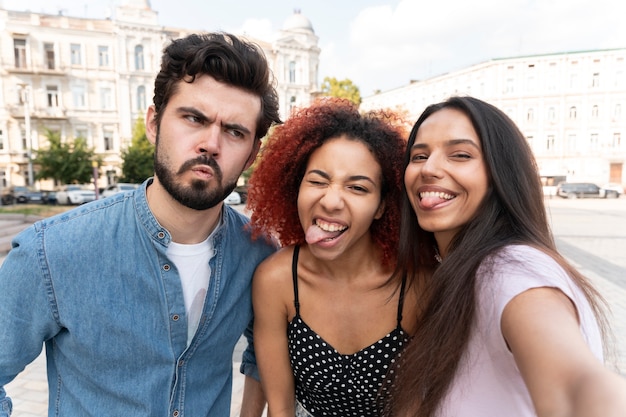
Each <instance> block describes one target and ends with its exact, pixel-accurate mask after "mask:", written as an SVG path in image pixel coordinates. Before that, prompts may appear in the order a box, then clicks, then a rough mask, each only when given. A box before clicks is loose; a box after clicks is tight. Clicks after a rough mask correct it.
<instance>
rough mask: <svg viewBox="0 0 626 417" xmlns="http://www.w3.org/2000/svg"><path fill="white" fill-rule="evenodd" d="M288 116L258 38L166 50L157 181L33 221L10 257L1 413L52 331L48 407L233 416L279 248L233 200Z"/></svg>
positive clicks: (5, 273) (153, 130)
mask: <svg viewBox="0 0 626 417" xmlns="http://www.w3.org/2000/svg"><path fill="white" fill-rule="evenodd" d="M279 122H280V119H279V116H278V100H277V95H276V91H275V90H274V88H273V82H272V77H271V73H270V70H269V68H268V66H267V62H266V60H265V57H264V56H263V54H262V52H261V51H260V49H259V48H258V47H256V46H255V45H253V44H250V43H247V42H245V41H242V40H240V39H238V38H236V37H234V36H232V35H229V34H223V33H214V34H204V35H190V36H188V37H186V38H183V39H179V40H175V41H173V42H172V43H171V44H170V45H168V46H167V47H166V48H165V50H164V55H163V58H162V63H161V70H160V72H159V74H158V75H157V77H156V80H155V88H154V104H153V105H152V106H151V107H150V108H149V109H148V112H147V115H146V134H147V136H148V139H149V140H150V141H151V142H152V143H154V144H155V146H156V148H155V158H154V162H155V176H154V178H150V179H148V180H147V181H146V182H145V183H144V184H143V186H142V187H140V188H139V189H138V190H135V191H130V192H126V193H120V194H117V195H115V196H113V197H110V198H107V199H104V200H99V201H95V202H93V203H89V204H86V205H83V206H81V207H79V208H76V209H73V210H71V211H69V212H66V213H64V214H61V215H58V216H55V217H51V218H48V219H44V220H41V221H39V222H37V223H35V224H34V225H33V226H32V227H30V228H28V229H27V230H25V231H24V232H22V233H21V234H20V235H18V236H17V237H16V238H15V240H14V241H13V249H12V250H11V251H10V253H9V255H8V256H7V258H6V259H5V261H4V264H3V265H2V268H1V269H0V323H1V324H0V326H1V327H2V331H1V332H0V416H8V415H10V414H11V408H12V406H11V400H10V398H9V397H7V396H6V393H5V391H4V389H3V388H2V386H4V385H5V384H7V383H8V382H10V381H11V380H12V379H13V378H14V377H15V376H16V375H17V374H18V373H19V372H21V371H22V370H23V369H24V367H25V366H26V365H27V364H28V363H29V362H31V361H33V360H34V359H35V358H36V357H37V356H38V355H39V353H40V351H41V348H42V344H44V343H45V346H46V356H47V369H48V384H49V411H48V413H49V415H63V416H78V415H81V416H82V415H85V416H87V415H89V416H98V417H100V416H120V415H128V416H173V417H182V416H185V415H188V416H193V417H196V416H211V417H213V416H218V417H220V416H229V415H230V399H231V385H232V355H233V350H234V347H235V344H236V343H237V341H238V340H239V338H240V337H241V334H242V333H243V332H244V329H246V327H247V326H248V325H249V324H250V322H251V320H252V308H251V302H250V285H251V277H252V274H253V272H254V270H255V268H256V266H257V264H258V263H259V262H261V261H262V260H263V259H265V258H266V257H267V256H268V255H269V254H270V253H272V252H273V251H274V250H275V246H274V245H273V244H271V243H270V242H269V241H268V240H266V239H257V240H253V239H251V236H250V234H249V231H248V229H247V222H248V219H247V218H246V217H244V216H243V215H241V214H239V213H238V212H237V211H236V210H234V209H232V208H230V207H228V206H226V205H225V204H223V199H224V198H225V197H226V196H227V195H228V194H229V193H230V192H231V191H232V190H233V189H234V188H235V185H236V182H237V179H238V177H239V176H240V175H241V173H242V172H243V171H244V170H245V169H246V168H248V167H249V166H250V165H251V164H252V162H253V161H254V159H255V157H256V154H257V152H258V150H259V147H260V140H261V138H262V137H263V136H264V135H265V134H266V133H267V130H268V129H269V127H270V126H271V125H272V124H273V123H279ZM253 359H254V357H253V355H252V352H251V351H250V352H248V351H247V352H246V353H245V354H244V361H243V365H242V372H244V373H245V374H246V375H251V376H256V367H255V364H254V360H253ZM256 377H257V378H258V376H256ZM249 382H250V381H249V378H248V377H247V378H246V388H248V387H253V388H254V389H255V390H252V391H251V392H252V394H254V395H251V396H250V397H248V396H247V394H246V395H245V396H244V408H246V410H248V411H251V412H259V410H258V409H257V408H255V407H251V406H250V405H251V404H252V403H248V402H247V398H248V399H249V398H253V399H256V400H258V398H260V396H261V395H262V393H261V392H260V389H259V384H258V383H249ZM257 404H258V402H255V403H254V405H257ZM242 415H243V413H242Z"/></svg>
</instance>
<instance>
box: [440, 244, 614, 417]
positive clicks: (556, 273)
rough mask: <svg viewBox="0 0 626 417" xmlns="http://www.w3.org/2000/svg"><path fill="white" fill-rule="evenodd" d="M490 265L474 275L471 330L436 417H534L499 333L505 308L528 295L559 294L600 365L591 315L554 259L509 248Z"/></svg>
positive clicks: (521, 248) (529, 249)
mask: <svg viewBox="0 0 626 417" xmlns="http://www.w3.org/2000/svg"><path fill="white" fill-rule="evenodd" d="M491 259H493V265H490V264H491V262H489V261H486V262H483V265H481V267H480V268H479V270H478V280H479V281H478V282H479V283H480V284H479V287H478V288H479V290H478V295H477V297H478V300H477V301H478V307H477V308H478V310H477V315H476V322H475V328H474V331H473V333H472V337H471V338H470V342H469V345H468V350H467V351H466V353H465V356H464V357H463V358H462V359H461V362H460V364H459V370H458V373H457V375H456V377H455V379H454V381H453V382H452V385H451V389H450V392H449V394H448V396H447V397H445V398H444V400H443V401H442V407H441V409H440V411H439V413H438V416H439V417H503V416H506V417H535V416H536V413H535V410H534V407H533V404H532V400H531V398H530V394H529V393H528V390H527V388H526V385H525V384H524V381H523V379H522V376H521V375H520V373H519V370H518V369H517V366H516V364H515V359H514V358H513V355H512V354H511V352H510V350H509V349H508V347H507V345H506V342H505V340H504V336H503V335H502V332H501V327H500V323H501V318H502V312H503V311H504V308H505V307H506V305H507V304H508V303H509V301H511V300H512V299H513V298H514V297H515V296H516V295H518V294H521V293H522V292H524V291H526V290H528V289H531V288H538V287H555V288H559V289H560V290H561V291H563V293H565V294H566V295H567V296H568V297H569V298H570V299H571V300H572V301H573V303H574V305H575V306H576V309H577V310H578V315H579V317H580V331H581V332H582V334H583V336H584V338H585V340H586V341H587V343H588V345H589V347H590V348H591V350H592V352H593V353H594V354H595V355H596V356H597V357H598V359H599V360H603V359H602V358H603V354H602V338H601V335H600V330H599V327H598V324H597V322H596V319H595V316H594V314H593V310H592V309H591V306H590V305H589V303H588V301H587V299H586V298H585V296H584V295H583V293H582V291H581V290H580V289H579V288H578V287H577V286H576V285H575V284H574V282H573V281H572V280H571V278H570V277H569V276H568V275H567V274H566V272H565V271H564V270H563V269H562V268H561V267H560V265H558V264H557V263H556V262H555V261H554V259H552V258H551V257H550V256H548V255H546V254H545V253H543V252H541V251H539V250H537V249H534V248H532V247H529V246H522V245H516V246H508V247H506V248H504V249H502V250H501V251H500V252H499V253H498V254H497V255H496V256H494V257H493V258H491ZM490 269H491V271H490V272H487V271H489V270H490ZM486 273H489V275H488V276H487V275H485V274H486ZM546 319H549V318H546Z"/></svg>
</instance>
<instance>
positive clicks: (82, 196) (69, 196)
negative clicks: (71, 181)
mask: <svg viewBox="0 0 626 417" xmlns="http://www.w3.org/2000/svg"><path fill="white" fill-rule="evenodd" d="M56 196H57V204H73V205H79V204H84V203H89V202H90V201H94V200H95V199H96V192H95V190H91V189H89V188H87V187H86V186H84V185H66V186H65V187H63V188H62V189H60V190H59V191H57V192H56Z"/></svg>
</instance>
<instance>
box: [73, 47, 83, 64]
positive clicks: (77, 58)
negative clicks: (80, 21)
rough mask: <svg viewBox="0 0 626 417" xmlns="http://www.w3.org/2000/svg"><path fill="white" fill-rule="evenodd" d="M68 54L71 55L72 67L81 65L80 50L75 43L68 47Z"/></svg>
mask: <svg viewBox="0 0 626 417" xmlns="http://www.w3.org/2000/svg"><path fill="white" fill-rule="evenodd" d="M70 54H71V62H72V65H81V64H82V62H83V58H82V54H81V48H80V45H79V44H77V43H73V44H71V45H70Z"/></svg>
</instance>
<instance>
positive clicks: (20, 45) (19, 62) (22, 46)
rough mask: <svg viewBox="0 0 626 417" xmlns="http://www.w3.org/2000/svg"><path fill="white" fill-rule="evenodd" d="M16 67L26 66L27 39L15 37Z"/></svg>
mask: <svg viewBox="0 0 626 417" xmlns="http://www.w3.org/2000/svg"><path fill="white" fill-rule="evenodd" d="M13 50H14V51H15V68H26V39H13Z"/></svg>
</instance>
